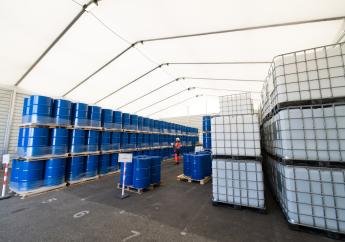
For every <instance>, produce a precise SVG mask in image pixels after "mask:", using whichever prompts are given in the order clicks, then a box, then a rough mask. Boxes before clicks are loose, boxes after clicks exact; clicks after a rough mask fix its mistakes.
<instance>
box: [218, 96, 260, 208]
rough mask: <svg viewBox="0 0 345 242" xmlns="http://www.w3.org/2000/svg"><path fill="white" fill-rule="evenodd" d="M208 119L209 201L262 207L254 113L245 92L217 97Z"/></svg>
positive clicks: (257, 124)
mask: <svg viewBox="0 0 345 242" xmlns="http://www.w3.org/2000/svg"><path fill="white" fill-rule="evenodd" d="M220 108H221V109H220V114H221V115H219V116H214V117H212V119H211V140H212V153H213V161H212V177H213V202H214V204H218V203H227V204H232V205H234V206H245V207H253V208H256V209H259V210H264V209H265V198H264V184H263V172H262V164H261V147H260V129H259V118H258V114H256V113H254V111H253V103H252V99H251V97H250V94H249V93H244V94H236V95H231V96H226V97H221V98H220Z"/></svg>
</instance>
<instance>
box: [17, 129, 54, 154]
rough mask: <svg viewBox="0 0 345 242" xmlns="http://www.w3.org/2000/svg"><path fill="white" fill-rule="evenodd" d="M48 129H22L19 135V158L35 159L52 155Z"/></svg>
mask: <svg viewBox="0 0 345 242" xmlns="http://www.w3.org/2000/svg"><path fill="white" fill-rule="evenodd" d="M48 145H49V129H48V128H20V129H19V135H18V156H20V157H34V156H42V155H47V154H50V153H51V150H50V149H49V146H48Z"/></svg>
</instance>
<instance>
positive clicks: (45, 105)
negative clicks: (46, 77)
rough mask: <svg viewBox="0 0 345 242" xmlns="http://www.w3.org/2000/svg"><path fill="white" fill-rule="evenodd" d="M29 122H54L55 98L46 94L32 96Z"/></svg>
mask: <svg viewBox="0 0 345 242" xmlns="http://www.w3.org/2000/svg"><path fill="white" fill-rule="evenodd" d="M28 106H29V116H30V118H29V122H30V123H38V124H50V123H52V119H51V116H52V110H53V99H51V98H50V97H45V96H37V95H33V96H30V100H29V105H28Z"/></svg>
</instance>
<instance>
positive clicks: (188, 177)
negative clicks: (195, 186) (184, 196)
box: [176, 174, 211, 185]
mask: <svg viewBox="0 0 345 242" xmlns="http://www.w3.org/2000/svg"><path fill="white" fill-rule="evenodd" d="M176 179H177V180H178V181H187V182H189V183H191V182H198V183H200V185H204V184H206V183H208V182H209V181H210V180H211V177H210V176H206V177H205V178H204V179H201V180H195V179H192V178H191V177H190V176H185V175H184V174H181V175H178V176H177V177H176Z"/></svg>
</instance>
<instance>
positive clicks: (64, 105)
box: [11, 95, 198, 191]
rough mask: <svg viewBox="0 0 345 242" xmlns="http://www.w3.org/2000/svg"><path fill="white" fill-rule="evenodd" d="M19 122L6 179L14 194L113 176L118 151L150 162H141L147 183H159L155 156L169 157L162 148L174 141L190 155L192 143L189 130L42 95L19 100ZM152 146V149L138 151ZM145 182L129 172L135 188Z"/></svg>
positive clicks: (168, 150) (168, 149)
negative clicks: (13, 157) (14, 152)
mask: <svg viewBox="0 0 345 242" xmlns="http://www.w3.org/2000/svg"><path fill="white" fill-rule="evenodd" d="M22 119H23V120H22V121H23V126H22V127H21V128H20V129H19V136H18V149H17V150H18V157H19V158H18V159H16V160H14V161H13V167H14V169H13V172H12V177H11V184H12V187H13V188H14V190H18V191H26V190H32V189H35V188H39V187H42V186H55V185H60V184H63V183H64V182H65V181H68V182H71V181H78V180H80V179H82V178H85V177H86V178H88V177H94V176H95V175H97V174H105V173H107V172H111V171H115V170H117V169H118V163H117V162H118V161H117V159H118V153H115V152H118V150H120V149H138V151H135V152H134V155H136V156H137V157H138V158H137V159H144V158H143V157H141V156H143V155H144V156H150V157H156V158H152V159H151V158H150V159H148V158H147V157H146V160H150V169H149V170H150V179H149V180H150V181H149V183H150V184H151V183H155V182H154V181H157V180H159V179H160V178H157V177H160V172H157V170H158V167H159V169H160V162H158V160H159V158H157V157H160V159H162V158H167V157H169V156H171V155H172V154H173V150H172V148H171V147H167V146H171V144H172V143H173V142H174V141H175V139H176V138H177V137H179V138H180V139H181V141H182V143H183V148H182V150H183V152H192V151H193V150H194V146H195V143H196V142H197V141H198V140H197V135H196V134H197V132H198V130H197V129H195V128H191V127H186V126H182V125H177V124H173V123H169V122H164V121H159V120H153V119H150V118H145V117H141V116H138V115H135V114H129V113H122V112H120V111H113V110H111V109H101V108H100V107H98V106H89V105H87V104H85V103H78V102H77V103H72V102H71V101H68V100H63V99H52V98H50V97H45V96H36V95H34V96H31V97H30V98H25V99H24V106H23V111H22ZM123 129H124V130H125V131H124V130H123ZM128 130H129V132H128ZM153 146H154V147H155V149H148V150H146V149H142V148H150V147H153ZM162 147H164V148H162ZM85 152H87V153H85ZM68 156H69V157H68ZM67 157H68V158H67ZM144 160H145V159H144ZM154 161H155V162H154ZM147 163H148V161H146V165H147ZM158 163H159V165H158ZM134 164H135V162H134ZM144 164H145V161H143V163H142V164H136V165H133V166H135V168H133V169H139V170H143V171H144V170H145V167H146V166H145V165H144ZM158 173H159V175H158ZM152 176H154V177H155V178H152ZM147 177H148V173H147V172H146V173H145V174H144V172H142V174H141V173H140V174H136V172H134V179H135V180H136V181H135V182H134V183H135V186H137V187H143V186H144V185H140V184H146V183H147V180H148V179H147ZM151 178H152V179H151Z"/></svg>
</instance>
